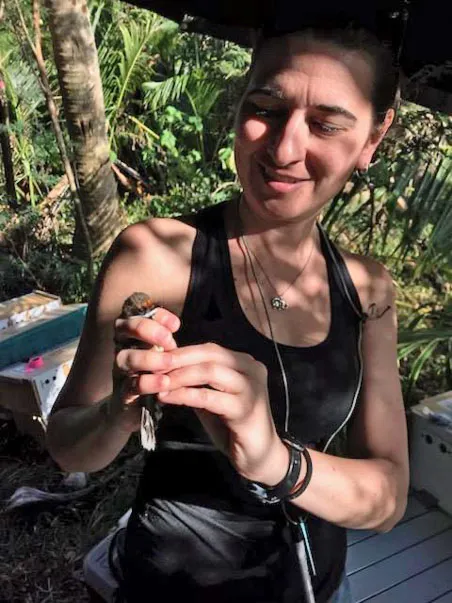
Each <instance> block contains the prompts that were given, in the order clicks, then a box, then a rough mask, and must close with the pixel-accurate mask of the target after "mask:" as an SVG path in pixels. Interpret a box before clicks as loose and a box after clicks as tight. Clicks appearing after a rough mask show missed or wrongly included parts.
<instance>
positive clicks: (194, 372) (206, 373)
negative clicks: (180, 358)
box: [167, 362, 248, 394]
mask: <svg viewBox="0 0 452 603" xmlns="http://www.w3.org/2000/svg"><path fill="white" fill-rule="evenodd" d="M167 376H168V377H169V385H168V388H167V389H168V390H169V391H172V390H176V389H179V388H182V387H198V386H200V385H209V386H210V387H212V388H214V389H216V390H219V391H221V392H225V393H229V394H240V393H242V392H243V391H244V390H245V389H246V387H247V383H248V380H247V379H246V378H245V377H244V376H243V374H242V373H239V372H238V371H236V370H234V369H231V368H229V367H227V366H224V365H221V364H215V363H214V362H204V363H201V364H195V365H192V366H187V367H184V368H180V369H176V370H173V371H171V372H170V373H167Z"/></svg>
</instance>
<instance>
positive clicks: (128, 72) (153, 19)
mask: <svg viewBox="0 0 452 603" xmlns="http://www.w3.org/2000/svg"><path fill="white" fill-rule="evenodd" d="M176 28H177V26H176V24H174V23H172V22H171V21H168V20H166V19H163V18H162V17H160V16H158V15H156V14H153V13H145V15H144V16H143V19H142V20H140V21H130V22H128V24H127V25H126V24H125V23H123V24H121V25H120V26H119V29H120V31H121V35H122V49H121V53H120V55H119V57H120V60H119V66H118V71H117V80H116V81H117V88H116V90H115V92H116V95H115V97H116V98H115V101H114V104H113V106H112V108H111V110H110V112H109V115H108V118H109V121H110V128H111V133H110V141H111V140H112V139H113V137H114V134H115V125H116V121H117V119H118V114H119V112H120V110H121V107H122V105H123V101H124V98H125V96H126V95H131V94H133V92H134V91H135V90H136V89H137V88H138V86H139V85H140V83H141V82H142V80H143V78H145V77H148V76H149V74H151V73H152V68H153V62H154V61H153V57H152V54H151V51H154V52H155V51H156V49H157V48H158V44H159V42H160V41H161V39H162V38H163V37H164V36H166V35H168V34H169V33H171V32H174V31H175V30H176Z"/></svg>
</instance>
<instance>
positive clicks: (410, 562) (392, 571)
mask: <svg viewBox="0 0 452 603" xmlns="http://www.w3.org/2000/svg"><path fill="white" fill-rule="evenodd" d="M451 556H452V528H448V529H447V530H445V531H444V532H442V533H441V534H437V535H436V536H433V537H432V538H429V539H428V540H426V541H423V542H421V543H419V544H417V545H415V546H412V547H410V548H409V549H406V550H404V551H402V552H400V553H398V554H397V555H393V556H391V557H389V558H388V559H383V560H382V561H379V562H378V563H374V564H373V565H371V566H369V567H367V568H366V569H363V570H361V571H360V572H357V573H355V574H352V575H351V576H350V584H351V588H352V592H353V595H354V600H355V603H359V602H360V601H365V600H367V599H369V598H370V597H372V596H375V595H377V594H379V593H381V592H383V591H384V590H386V589H388V588H390V587H391V586H395V585H396V584H399V583H400V582H402V581H403V580H406V579H407V578H410V577H411V576H415V575H416V574H418V573H420V572H422V571H424V570H426V569H428V568H430V567H432V566H434V565H436V564H439V563H441V562H443V561H445V560H446V559H448V558H449V557H451Z"/></svg>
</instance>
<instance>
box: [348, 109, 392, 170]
mask: <svg viewBox="0 0 452 603" xmlns="http://www.w3.org/2000/svg"><path fill="white" fill-rule="evenodd" d="M394 118H395V111H394V109H388V111H387V112H386V116H385V119H384V121H383V123H382V124H380V125H379V126H377V127H375V128H373V130H372V132H371V134H370V136H369V139H368V141H367V142H366V144H365V146H364V148H363V150H362V151H361V154H360V156H359V157H358V161H357V162H356V169H357V170H366V169H367V168H368V167H369V164H370V162H371V161H372V157H373V155H374V153H375V151H376V150H377V147H378V145H379V144H380V142H381V141H382V140H383V138H384V137H385V135H386V132H387V131H388V130H389V128H390V127H391V125H392V123H393V121H394Z"/></svg>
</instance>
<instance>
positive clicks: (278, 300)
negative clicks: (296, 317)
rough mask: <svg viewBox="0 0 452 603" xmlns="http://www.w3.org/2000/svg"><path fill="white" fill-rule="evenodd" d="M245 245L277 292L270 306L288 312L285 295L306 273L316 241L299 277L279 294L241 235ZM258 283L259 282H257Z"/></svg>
mask: <svg viewBox="0 0 452 603" xmlns="http://www.w3.org/2000/svg"><path fill="white" fill-rule="evenodd" d="M241 238H242V241H243V244H244V245H245V247H246V250H247V253H248V254H250V255H252V256H253V258H254V259H255V260H256V263H257V265H258V266H259V268H260V269H261V272H262V274H263V275H264V276H265V278H266V279H267V281H268V283H269V285H270V287H271V288H272V289H273V290H274V291H275V292H276V295H275V296H274V297H272V298H270V305H271V307H272V308H273V310H287V308H288V307H289V304H288V303H287V301H286V300H285V299H284V295H285V294H286V293H287V291H289V289H290V288H291V287H293V285H295V283H296V282H297V280H298V279H299V278H300V276H301V275H302V274H303V272H304V271H305V268H306V266H307V265H308V264H309V260H310V259H311V256H312V253H313V251H314V247H315V244H314V239H313V241H312V246H311V251H310V252H309V255H308V257H307V259H306V261H305V263H304V264H303V266H302V268H301V270H300V271H299V273H298V274H297V276H296V277H295V278H294V280H293V281H292V282H291V283H289V285H288V286H287V287H286V288H285V289H284V291H283V292H282V293H278V290H277V289H276V287H275V286H274V284H273V283H272V282H271V280H270V277H269V276H268V274H267V272H266V271H265V268H264V267H263V266H262V264H261V262H260V260H259V258H258V257H257V255H256V254H255V253H254V251H252V250H251V249H250V248H249V247H248V244H247V241H246V239H245V235H244V234H242V235H241ZM256 282H257V281H256Z"/></svg>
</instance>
